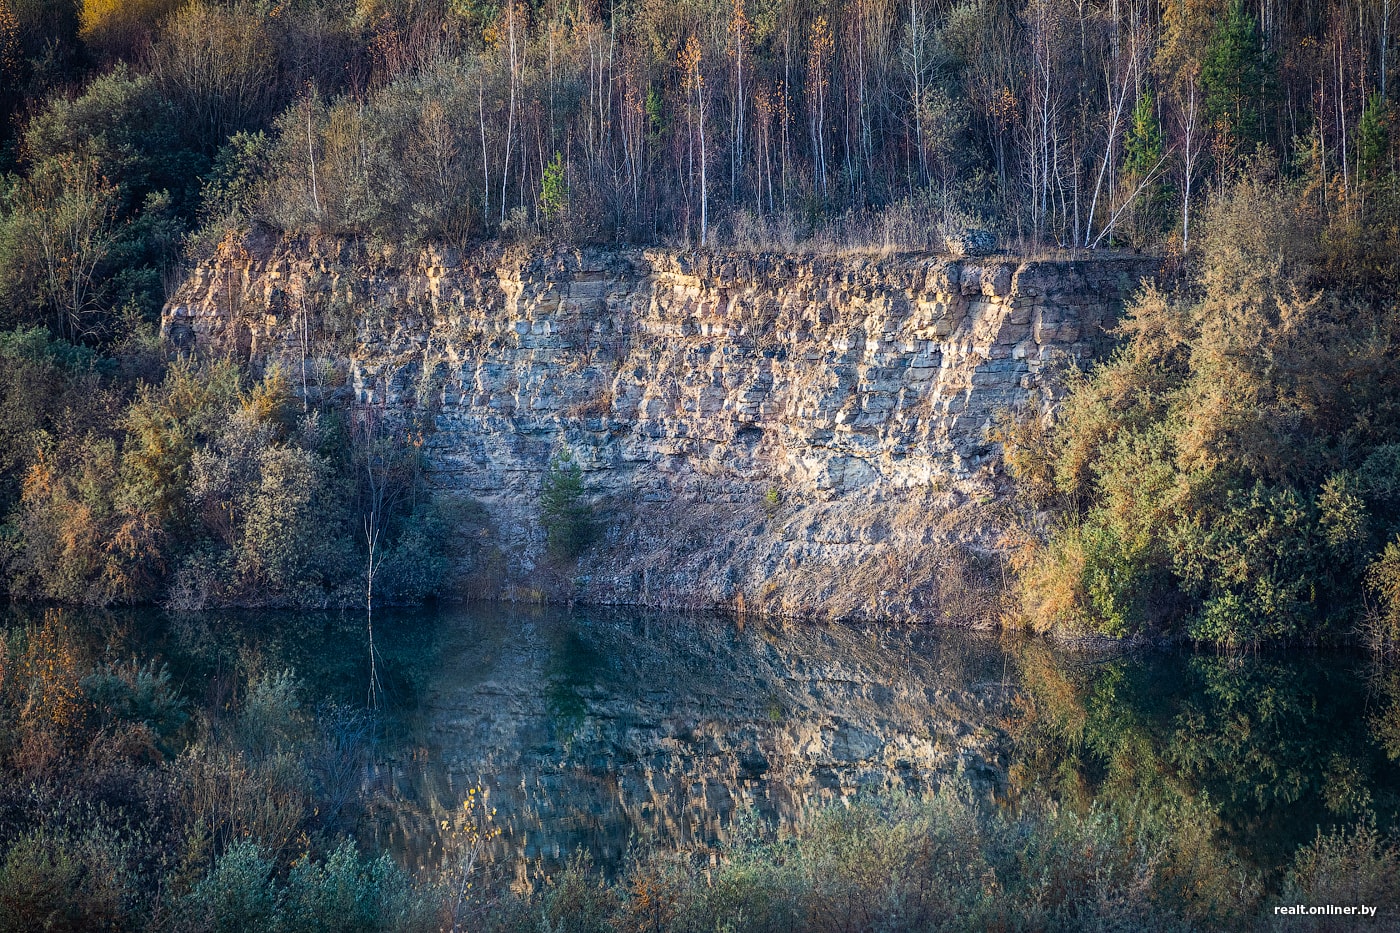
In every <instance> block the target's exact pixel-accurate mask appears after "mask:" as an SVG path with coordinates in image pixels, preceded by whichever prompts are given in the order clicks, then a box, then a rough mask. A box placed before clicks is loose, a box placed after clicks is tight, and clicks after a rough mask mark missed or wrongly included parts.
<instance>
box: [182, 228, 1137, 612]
mask: <svg viewBox="0 0 1400 933" xmlns="http://www.w3.org/2000/svg"><path fill="white" fill-rule="evenodd" d="M1154 272H1155V263H1154V262H1153V261H1151V260H1148V259H1144V258H1143V257H1140V256H1104V257H1096V258H1092V259H1087V260H1078V261H1061V260H1044V261H1026V262H1022V261H1016V260H1010V259H1004V258H995V257H989V258H979V259H962V260H950V259H948V258H946V257H936V256H927V255H904V256H892V257H886V258H873V257H865V256H840V257H796V256H775V255H738V254H734V255H727V254H711V253H704V254H696V253H674V252H667V251H662V250H639V249H562V248H540V249H536V250H531V249H526V248H513V249H509V250H502V249H500V248H494V247H493V248H486V249H483V250H480V251H478V252H474V253H465V254H464V253H459V252H453V251H439V250H434V249H426V250H421V251H406V250H400V249H393V248H386V247H373V246H370V245H368V244H365V243H361V242H355V241H346V240H333V239H323V240H311V241H308V240H298V241H282V240H274V239H262V240H259V239H256V238H249V239H248V240H246V241H244V242H242V243H237V244H231V245H226V246H225V247H224V248H223V249H221V251H220V252H219V253H218V254H217V255H216V256H214V257H213V258H211V259H210V260H209V261H208V262H206V263H204V264H203V265H201V266H199V267H198V268H196V269H195V270H194V271H193V273H192V274H191V275H190V276H189V278H188V279H187V280H186V282H185V283H184V284H183V285H182V286H181V287H180V288H179V289H178V291H177V292H176V294H175V295H174V296H173V298H172V299H171V301H170V303H169V304H168V306H167V308H166V312H165V319H164V327H163V329H164V333H165V335H166V337H167V338H168V339H169V340H170V341H172V342H173V343H174V344H175V345H177V346H180V347H184V348H189V349H197V350H199V351H201V352H208V353H221V352H233V353H236V354H239V355H240V356H243V357H245V358H247V359H249V360H250V361H251V362H252V363H253V364H254V365H255V366H263V365H267V364H268V363H271V362H273V361H276V362H279V363H280V364H281V365H282V366H283V367H284V368H285V369H286V370H287V371H288V372H289V373H290V375H291V376H292V377H293V381H295V382H298V384H299V385H301V386H303V387H304V389H305V391H306V392H307V393H308V394H309V395H312V396H313V397H315V396H318V395H325V394H328V393H329V394H341V395H350V396H351V397H352V399H353V402H354V403H355V404H358V405H366V406H368V405H384V406H387V407H388V408H389V409H391V410H396V411H402V412H412V413H417V414H418V415H420V416H422V417H423V418H424V419H426V420H428V421H429V422H430V424H431V430H430V431H429V432H428V433H427V434H426V437H425V441H424V444H425V450H426V454H427V458H428V462H429V468H430V471H431V475H432V477H433V481H434V483H435V484H436V485H437V486H438V487H439V488H440V489H441V490H443V491H444V492H445V493H448V494H450V495H455V496H461V497H466V498H468V499H470V500H471V501H472V502H474V503H476V504H477V505H479V506H480V509H479V510H477V511H476V513H475V514H476V515H477V517H478V518H479V521H474V522H473V523H471V527H470V529H464V534H467V533H468V531H469V532H470V533H469V537H470V539H471V545H472V546H471V547H470V549H469V552H470V557H468V558H467V560H466V562H467V564H468V565H469V566H468V568H467V569H468V570H469V574H468V578H467V579H468V581H469V582H467V583H465V584H464V587H465V589H466V590H467V593H466V594H465V595H478V596H508V597H510V596H514V597H521V596H525V597H529V598H556V599H583V600H589V601H595V602H618V603H640V604H651V605H665V606H731V607H735V608H739V609H743V610H753V611H763V612H770V613H788V614H807V615H822V616H827V617H840V618H905V619H915V620H925V619H930V618H933V617H934V616H936V615H937V614H939V613H940V612H942V611H945V610H947V609H948V607H949V605H950V604H951V603H954V602H956V601H957V600H959V599H960V598H963V596H965V594H966V593H967V592H970V591H971V589H975V587H972V588H969V583H970V581H971V579H972V578H973V577H976V576H977V575H978V574H979V573H981V572H982V571H983V570H984V569H985V568H979V566H978V564H979V562H978V561H977V560H976V559H973V558H970V557H969V555H975V554H976V553H978V552H979V551H987V550H989V549H991V548H994V546H995V542H996V532H997V528H996V521H995V515H994V510H993V509H990V508H988V507H987V506H988V503H990V502H993V501H994V500H995V497H996V491H997V490H996V488H995V482H994V474H995V462H996V457H995V454H996V446H995V444H994V443H993V442H992V440H991V438H990V437H989V429H990V428H991V426H992V424H993V419H994V417H995V415H996V413H997V412H998V411H999V410H1002V409H1008V408H1015V407H1018V406H1021V405H1024V404H1036V405H1044V404H1046V403H1047V402H1048V401H1049V400H1050V399H1052V398H1053V395H1054V392H1055V389H1056V386H1057V379H1058V374H1059V372H1061V370H1062V367H1063V365H1064V364H1065V363H1068V362H1071V361H1081V360H1086V359H1089V358H1092V357H1094V356H1096V355H1097V354H1100V353H1101V352H1103V350H1104V348H1105V328H1106V327H1107V326H1108V325H1110V324H1111V323H1112V321H1113V320H1114V319H1115V317H1116V315H1117V314H1118V313H1119V311H1120V309H1121V306H1122V303H1123V300H1124V298H1125V296H1126V295H1128V294H1129V293H1130V292H1131V291H1132V290H1133V289H1134V288H1135V287H1137V286H1138V284H1139V283H1140V282H1141V281H1142V280H1143V279H1144V278H1145V277H1149V276H1151V275H1153V274H1154ZM564 450H567V451H569V452H570V454H571V455H572V457H573V458H574V459H575V460H577V461H578V462H579V463H580V464H581V466H582V468H583V471H584V477H585V480H586V482H587V488H588V490H589V494H590V496H591V497H592V498H593V500H594V502H595V508H596V511H597V514H598V515H599V517H600V519H601V520H602V521H601V524H602V530H603V535H602V538H601V540H600V541H599V542H598V543H597V544H596V545H595V546H594V547H593V548H591V549H590V551H589V552H588V553H587V554H585V555H584V557H583V558H582V559H580V560H579V561H577V562H568V564H567V566H565V565H563V564H562V563H561V562H558V561H549V560H547V559H546V558H545V556H544V547H543V540H544V535H543V532H542V530H541V525H540V520H539V510H538V495H539V490H540V488H541V484H542V482H543V480H544V477H545V475H546V473H547V471H548V467H549V462H550V460H551V458H552V457H554V456H556V455H558V454H559V453H560V452H562V451H564ZM964 608H967V609H968V612H970V613H971V614H974V615H975V614H976V612H977V611H978V608H977V607H976V606H972V607H970V608H969V607H964Z"/></svg>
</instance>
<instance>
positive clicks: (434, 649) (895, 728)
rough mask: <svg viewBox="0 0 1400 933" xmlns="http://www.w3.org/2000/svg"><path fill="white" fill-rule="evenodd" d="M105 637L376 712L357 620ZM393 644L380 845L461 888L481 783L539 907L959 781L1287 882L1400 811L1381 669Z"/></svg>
mask: <svg viewBox="0 0 1400 933" xmlns="http://www.w3.org/2000/svg"><path fill="white" fill-rule="evenodd" d="M12 621H16V619H12ZM20 621H22V620H20ZM100 624H102V625H106V626H108V627H109V628H115V629H119V630H120V631H121V632H122V633H123V634H122V638H123V640H124V641H127V642H129V643H130V645H131V647H132V649H133V650H138V649H139V651H140V653H142V654H151V653H154V654H156V655H158V656H160V657H161V658H163V659H164V660H165V661H166V662H167V663H169V664H170V666H171V669H172V671H174V672H175V674H176V677H177V680H178V682H179V683H180V686H181V688H182V690H183V692H184V693H185V695H186V696H188V697H190V699H191V701H192V702H194V703H196V704H205V705H207V706H211V707H217V706H218V705H219V704H222V703H227V702H228V694H229V691H230V690H231V689H234V687H233V686H232V685H233V684H235V683H236V682H237V680H238V677H239V676H240V674H241V675H242V676H246V674H247V672H249V671H251V670H274V669H275V670H282V669H287V668H290V669H293V670H295V671H296V673H297V674H298V676H299V677H301V678H302V680H303V681H304V682H305V684H306V688H307V694H308V697H309V699H310V701H311V702H313V703H339V704H346V705H352V706H353V705H359V706H363V705H364V704H365V703H366V700H367V696H368V690H367V687H368V645H367V641H366V636H365V630H364V624H363V618H362V617H357V616H355V615H353V614H344V615H342V614H338V613H326V614H314V613H313V614H307V613H291V612H288V613H261V614H239V613H201V614H197V615H193V616H190V615H187V616H166V615H164V614H160V613H150V612H147V613H129V614H125V615H116V616H110V617H105V621H101V623H100ZM375 632H376V637H377V649H378V652H379V660H378V664H377V667H378V670H379V672H380V677H381V681H382V686H383V690H382V693H381V697H382V702H381V709H380V713H379V715H378V718H377V720H376V725H375V727H374V731H375V743H374V751H373V755H372V756H371V760H370V762H369V764H368V765H367V766H366V767H365V771H364V775H363V791H364V793H365V794H366V795H367V796H368V797H369V798H370V799H371V800H372V801H373V803H372V804H371V806H370V807H369V811H368V813H369V816H368V818H367V819H365V820H363V821H362V825H361V833H362V835H363V836H364V837H365V838H364V841H365V842H366V843H374V844H376V845H378V846H383V847H386V848H388V849H389V850H391V851H393V852H394V853H395V854H396V855H397V856H399V858H400V859H401V860H402V861H403V862H404V863H405V865H406V866H407V867H423V868H434V867H437V865H438V863H439V862H440V861H441V858H442V855H441V852H442V839H441V834H442V825H443V822H444V820H447V821H449V822H450V821H451V820H452V818H453V815H454V814H459V813H460V812H461V807H462V802H463V801H464V800H465V799H467V798H468V796H469V795H470V794H471V791H472V789H474V788H475V789H476V790H477V793H478V794H479V795H481V796H483V797H484V798H485V800H486V806H487V807H488V808H490V809H494V810H495V814H496V815H495V825H496V826H497V827H499V828H500V830H501V832H500V835H499V836H498V837H496V838H495V839H494V841H493V843H492V845H493V846H494V849H495V852H494V856H495V858H496V859H497V860H498V864H502V865H505V866H509V869H508V872H507V873H508V874H509V875H512V876H513V877H514V879H515V880H516V882H517V883H519V884H522V885H528V884H532V883H534V882H535V881H537V880H538V879H539V878H541V877H542V876H544V875H547V874H549V873H551V872H553V871H555V870H557V868H558V867H559V865H560V864H561V863H562V862H563V861H565V860H567V859H568V858H569V857H570V856H571V855H572V854H574V853H576V852H580V851H583V852H587V853H589V854H590V855H591V857H592V858H593V860H594V862H595V864H597V865H598V866H600V867H602V868H603V869H604V870H613V869H616V868H617V867H618V866H619V865H620V864H621V862H622V860H623V859H624V858H625V857H626V855H627V853H628V851H629V849H633V848H638V847H660V848H675V847H678V846H688V847H691V848H698V849H700V850H701V852H702V853H703V851H704V850H705V849H707V848H709V849H712V850H713V849H715V848H716V847H719V846H722V845H723V843H724V842H725V841H726V839H728V838H730V837H732V836H733V835H735V834H736V833H740V832H743V831H744V830H745V827H746V826H749V825H751V824H753V823H755V822H766V823H767V824H769V825H770V826H771V825H776V826H777V827H779V828H782V827H785V826H791V825H793V824H794V823H796V822H798V821H800V820H802V819H803V816H804V814H806V813H808V812H810V811H811V810H812V808H814V807H820V806H824V805H829V804H832V803H836V802H839V801H841V800H844V799H849V798H851V797H852V796H854V795H859V794H863V793H888V792H912V793H919V792H921V791H924V790H927V789H930V788H932V787H934V786H936V785H937V784H938V783H939V782H940V781H942V780H946V779H947V778H948V777H949V776H950V775H954V774H961V775H963V776H964V777H965V778H966V779H967V780H969V781H971V782H972V784H973V786H974V787H976V788H977V789H978V790H979V791H980V792H981V793H983V794H985V795H986V796H987V797H988V798H989V799H992V800H994V801H997V802H998V803H1002V804H1006V805H1014V804H1015V803H1016V802H1017V801H1018V800H1020V799H1023V798H1026V797H1040V796H1044V795H1049V796H1053V797H1055V798H1056V799H1058V800H1059V801H1061V802H1062V803H1063V804H1065V805H1068V806H1074V807H1081V808H1082V807H1088V806H1090V805H1092V804H1094V803H1095V802H1097V803H1098V804H1099V805H1101V806H1132V807H1144V806H1148V807H1151V806H1168V807H1180V806H1192V807H1194V808H1196V809H1197V810H1199V812H1202V813H1204V814H1207V815H1208V816H1209V818H1210V819H1211V820H1212V821H1213V823H1214V825H1215V829H1216V836H1217V839H1218V840H1219V843H1220V844H1221V845H1227V846H1229V847H1231V848H1232V849H1234V850H1235V851H1236V852H1237V853H1238V854H1239V855H1240V856H1241V857H1242V858H1244V859H1246V860H1248V861H1250V862H1252V863H1253V864H1255V865H1256V866H1257V867H1258V869H1259V870H1260V871H1263V872H1266V873H1267V872H1270V871H1273V870H1275V869H1276V868H1277V867H1278V866H1279V865H1280V864H1282V863H1283V862H1284V861H1285V860H1286V859H1287V858H1288V857H1289V855H1290V854H1291V853H1292V851H1293V850H1294V849H1295V848H1296V846H1297V845H1299V844H1301V843H1304V842H1308V841H1310V840H1311V839H1313V838H1314V836H1315V835H1316V833H1317V832H1318V831H1319V829H1323V830H1327V829H1329V828H1331V827H1333V826H1338V825H1350V824H1353V823H1355V822H1356V821H1358V820H1361V819H1374V820H1375V821H1376V822H1377V823H1378V824H1379V826H1380V827H1381V828H1382V829H1387V828H1390V827H1392V826H1393V825H1394V824H1395V822H1396V820H1397V817H1398V816H1400V764H1398V763H1397V759H1400V674H1397V673H1393V672H1387V671H1386V670H1384V669H1383V668H1378V667H1376V666H1374V665H1373V664H1372V663H1371V662H1370V661H1369V660H1368V659H1367V658H1365V657H1362V656H1354V655H1342V654H1292V655H1278V656H1274V655H1246V656H1235V657H1225V656H1219V655H1214V654H1194V653H1191V652H1188V651H1184V650H1153V651H1138V652H1132V653H1124V652H1103V651H1092V652H1090V651H1072V650H1067V649H1063V648H1055V647H1052V646H1049V645H1047V644H1046V643H1044V642H1041V641H1038V640H1033V639H1021V638H1005V637H998V636H995V635H988V634H979V633H971V632H965V631H957V630H940V629H930V628H924V629H911V628H895V627H869V626H866V627H849V626H833V625H810V624H799V623H788V624H781V623H772V622H764V621H757V620H752V619H749V620H742V619H734V618H728V617H717V616H706V615H666V614H655V613H643V612H638V611H635V610H628V611H616V610H591V609H576V610H563V609H546V608H522V607H509V606H471V607H456V608H442V609H437V610H429V611H419V612H402V613H384V614H382V615H381V614H380V613H378V612H377V613H376V617H375Z"/></svg>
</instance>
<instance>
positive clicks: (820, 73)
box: [0, 0, 1396, 317]
mask: <svg viewBox="0 0 1400 933" xmlns="http://www.w3.org/2000/svg"><path fill="white" fill-rule="evenodd" d="M6 2H7V6H4V7H0V24H3V25H2V26H0V37H3V38H0V46H3V50H0V68H3V70H4V73H5V75H6V80H4V81H3V82H0V83H3V84H5V85H6V86H7V87H10V88H13V89H15V90H14V91H11V93H10V96H9V98H8V99H7V100H6V101H5V102H4V106H5V107H6V108H7V109H8V111H9V116H10V119H9V128H8V130H7V132H8V133H9V135H10V136H11V138H12V147H11V149H12V153H13V157H14V159H15V166H16V168H17V169H18V175H17V176H16V177H15V178H14V179H13V180H12V182H11V188H12V190H11V191H10V193H9V198H8V201H9V208H10V211H11V216H10V218H9V220H10V226H14V225H16V224H19V225H20V226H21V227H22V226H23V224H22V223H21V222H20V221H21V215H24V214H26V213H27V211H26V205H30V204H32V203H36V202H46V201H50V200H54V199H58V200H61V202H62V203H63V204H64V214H63V218H65V219H60V220H59V221H58V224H59V225H60V226H62V225H63V224H64V223H71V224H72V225H74V226H81V227H83V228H84V229H85V231H86V232H85V233H84V234H83V238H85V239H87V240H88V241H89V242H87V243H85V244H83V245H82V247H81V248H80V247H79V246H77V245H75V246H74V247H73V249H74V251H75V252H78V253H83V254H85V255H87V259H88V261H87V262H78V263H76V264H75V265H74V266H73V267H72V268H70V269H68V270H66V272H65V274H64V275H62V276H59V277H58V278H62V279H63V280H64V282H63V283H62V284H63V287H62V288H61V289H60V288H59V287H58V283H57V282H55V281H53V280H54V279H55V276H53V275H47V276H44V275H40V273H41V272H42V271H43V270H42V266H43V262H44V260H43V258H42V257H41V258H38V259H34V260H33V264H34V265H35V266H36V268H35V269H34V270H32V271H33V274H34V275H35V276H36V279H42V280H43V283H42V284H39V285H35V287H34V294H33V295H32V296H31V297H33V298H35V299H37V300H39V301H40V302H41V303H43V304H46V305H49V306H50V311H51V312H52V313H55V314H58V313H60V310H66V313H68V314H69V315H70V316H78V317H81V315H82V314H83V312H84V311H85V310H87V309H88V306H89V305H90V304H98V305H101V304H106V305H109V306H115V305H117V304H120V301H121V299H122V298H123V297H125V296H129V295H133V294H135V295H140V294H142V293H143V290H144V291H145V292H149V290H150V289H151V287H152V283H151V282H150V281H147V280H140V279H139V276H136V273H135V272H134V271H133V270H135V269H141V270H144V271H143V273H142V274H143V275H147V276H149V274H150V273H151V272H158V271H159V270H160V269H161V268H162V267H163V264H167V263H169V262H170V261H171V259H172V258H173V257H174V256H175V255H177V254H178V250H179V247H180V242H181V234H183V233H186V232H188V231H189V230H190V229H191V228H193V227H196V226H202V227H203V228H204V233H205V241H206V242H207V239H208V238H211V237H217V236H218V235H219V234H220V232H221V231H223V230H224V229H226V228H227V227H229V226H230V225H233V226H236V225H239V224H244V223H249V222H254V221H256V222H263V223H268V224H272V225H274V226H277V227H281V228H284V229H295V230H308V229H314V230H321V231H328V232H335V233H355V234H375V235H380V236H384V237H387V238H390V239H395V240H398V239H405V238H409V239H412V238H446V239H449V240H457V241H460V240H463V239H466V238H470V237H480V236H489V235H494V234H499V233H505V234H512V233H514V234H523V233H528V232H539V231H551V232H554V233H556V234H561V235H567V236H570V237H575V238H578V237H587V238H597V239H617V238H624V239H633V240H638V239H639V240H646V241H655V240H657V239H680V240H682V241H685V242H690V243H695V242H702V243H703V242H705V241H706V240H708V239H709V237H710V236H711V235H712V233H713V231H722V232H723V233H725V234H726V235H728V236H730V237H734V238H737V239H740V240H755V239H756V240H758V241H760V242H768V241H771V242H775V243H789V244H790V243H791V242H792V241H793V240H794V239H795V238H803V237H806V236H810V235H814V234H816V235H822V234H830V231H832V230H837V231H841V232H842V235H843V236H846V237H850V236H858V235H863V236H866V237H869V238H871V239H872V240H874V241H875V242H884V241H893V242H896V243H898V242H911V241H912V242H915V243H916V244H918V245H927V244H929V243H934V244H941V240H940V236H939V235H940V233H941V232H956V231H958V230H961V229H963V228H965V227H967V226H974V227H989V228H992V229H995V230H996V231H998V232H1000V233H1001V234H1002V235H1003V236H1005V237H1009V238H1019V239H1020V240H1022V241H1025V242H1030V243H1034V244H1050V245H1059V246H1092V245H1107V244H1109V243H1133V244H1137V245H1143V244H1154V243H1157V242H1159V241H1162V240H1164V239H1165V240H1169V241H1170V242H1173V243H1176V244H1179V245H1182V246H1187V245H1189V242H1190V234H1191V226H1192V222H1193V220H1194V219H1195V217H1196V215H1197V214H1198V213H1199V211H1200V210H1201V208H1202V207H1203V206H1204V204H1205V202H1206V201H1207V200H1208V198H1209V197H1210V196H1211V195H1212V194H1213V193H1214V194H1218V193H1220V192H1221V191H1222V190H1223V189H1224V187H1225V186H1226V185H1227V184H1228V181H1229V179H1230V178H1231V177H1232V176H1233V175H1234V174H1235V172H1236V171H1237V169H1238V168H1239V167H1240V165H1241V163H1242V161H1243V160H1246V159H1248V158H1251V157H1252V156H1253V155H1254V154H1255V151H1256V149H1257V148H1258V147H1263V148H1264V149H1266V150H1268V151H1269V152H1270V153H1271V154H1272V155H1273V157H1274V158H1275V160H1276V161H1278V162H1279V163H1280V164H1282V165H1285V166H1288V167H1289V170H1290V172H1294V173H1298V174H1305V175H1307V176H1308V177H1310V178H1311V179H1313V181H1314V184H1315V186H1316V192H1315V196H1316V197H1317V198H1318V201H1319V204H1320V205H1321V206H1322V209H1324V210H1325V211H1327V212H1329V213H1336V214H1339V215H1348V214H1354V213H1355V212H1358V211H1364V210H1365V209H1366V206H1365V205H1366V201H1367V200H1368V196H1367V193H1366V191H1365V189H1366V187H1367V186H1368V185H1371V186H1373V187H1374V185H1375V184H1376V182H1377V181H1378V180H1380V179H1387V178H1389V177H1390V175H1391V174H1392V173H1393V171H1394V168H1395V165H1396V149H1395V145H1394V143H1393V140H1392V133H1391V122H1392V118H1391V98H1392V97H1393V96H1394V94H1395V92H1394V91H1393V90H1392V85H1393V84H1394V83H1395V82H1393V81H1392V72H1393V71H1394V60H1395V58H1396V55H1395V50H1394V49H1393V48H1392V42H1391V32H1392V31H1393V28H1394V24H1393V23H1392V21H1391V20H1392V16H1391V2H1390V0H1348V2H1342V0H1329V2H1321V0H1319V2H1310V3H1280V2H1277V0H1254V2H1249V3H1246V2H1244V0H1112V2H1109V0H1105V2H1091V3H1080V2H1071V0H958V2H951V0H911V2H909V3H901V2H895V0H851V2H847V3H838V2H834V0H821V2H812V3H794V2H786V0H783V2H773V0H763V2H749V0H724V2H718V0H685V2H680V0H676V2H660V0H629V2H625V3H615V4H591V3H583V4H570V3H562V2H552V0H551V2H535V3H528V4H527V3H518V2H517V3H505V4H499V3H474V2H469V0H402V2H389V0H360V2H358V3H355V4H337V3H325V2H320V0H293V2H285V3H272V2H261V0H226V2H220V0H190V2H181V0H150V2H143V3H137V4H114V3H109V2H104V0H68V2H57V3H37V2H32V0H6ZM16 91H17V92H18V93H16ZM58 190H62V192H63V196H62V198H58V194H57V192H58ZM31 221H32V219H31ZM29 239H30V238H26V237H19V238H18V241H19V242H18V245H16V242H15V240H14V239H12V240H11V244H10V247H11V249H19V250H20V251H21V252H23V248H22V247H23V246H24V245H25V244H27V243H28V242H29ZM123 250H126V251H127V252H128V253H130V252H131V251H135V254H134V255H125V254H123V252H122V251H123ZM89 254H90V255H89ZM7 258H8V261H9V262H11V263H14V262H17V261H18V259H19V258H23V257H14V256H10V257H7ZM104 263H105V264H107V265H109V266H110V267H112V268H116V267H122V268H124V269H125V270H127V278H128V279H134V280H131V281H126V280H123V281H116V282H108V281H106V279H107V277H106V276H103V275H101V272H102V267H103V265H104ZM15 268H19V267H18V266H16V267H15ZM74 279H77V280H85V279H86V280H91V281H73V280H74ZM98 280H101V281H102V287H101V288H97V282H98ZM45 289H48V290H49V292H48V293H45V291H44V290H45ZM94 289H96V290H95V291H94ZM60 292H61V293H62V294H60Z"/></svg>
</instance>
